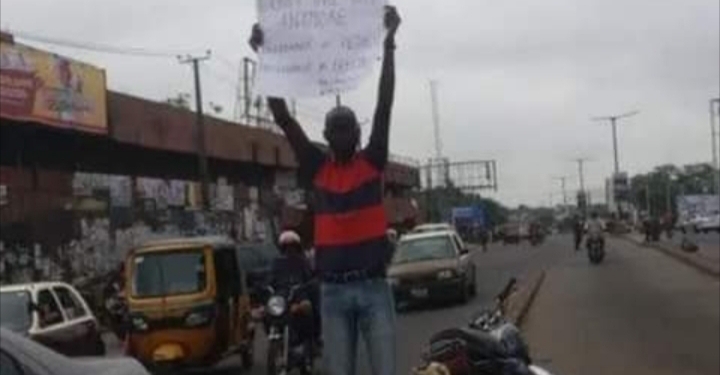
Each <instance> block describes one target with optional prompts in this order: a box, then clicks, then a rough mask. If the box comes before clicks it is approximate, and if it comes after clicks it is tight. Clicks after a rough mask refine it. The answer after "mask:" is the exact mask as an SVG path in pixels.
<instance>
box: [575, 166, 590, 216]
mask: <svg viewBox="0 0 720 375" xmlns="http://www.w3.org/2000/svg"><path fill="white" fill-rule="evenodd" d="M575 161H576V162H577V164H578V179H579V180H580V181H579V182H580V192H579V194H580V195H578V209H579V210H581V211H582V213H583V215H584V216H587V207H588V206H589V202H588V194H587V192H586V191H585V171H584V165H585V162H586V161H588V159H587V158H577V159H575ZM580 197H582V199H583V202H584V203H583V207H580V205H581V201H580Z"/></svg>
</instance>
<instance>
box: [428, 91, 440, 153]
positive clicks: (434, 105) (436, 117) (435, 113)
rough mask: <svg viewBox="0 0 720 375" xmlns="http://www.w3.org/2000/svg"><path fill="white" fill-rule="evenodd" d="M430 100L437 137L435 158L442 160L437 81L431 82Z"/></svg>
mask: <svg viewBox="0 0 720 375" xmlns="http://www.w3.org/2000/svg"><path fill="white" fill-rule="evenodd" d="M430 100H431V101H432V118H433V133H434V134H433V135H434V137H435V158H436V159H438V160H440V159H441V158H442V140H441V139H440V114H439V112H438V100H437V81H430Z"/></svg>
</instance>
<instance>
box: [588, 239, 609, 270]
mask: <svg viewBox="0 0 720 375" xmlns="http://www.w3.org/2000/svg"><path fill="white" fill-rule="evenodd" d="M587 250H588V259H590V263H592V264H600V262H602V261H603V259H604V258H605V241H603V238H602V236H591V237H589V238H588V240H587Z"/></svg>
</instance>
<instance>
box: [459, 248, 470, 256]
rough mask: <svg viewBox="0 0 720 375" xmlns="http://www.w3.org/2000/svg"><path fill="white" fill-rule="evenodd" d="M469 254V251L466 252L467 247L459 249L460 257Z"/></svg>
mask: <svg viewBox="0 0 720 375" xmlns="http://www.w3.org/2000/svg"><path fill="white" fill-rule="evenodd" d="M469 253H470V250H468V248H467V247H463V248H462V249H460V254H461V255H465V254H469Z"/></svg>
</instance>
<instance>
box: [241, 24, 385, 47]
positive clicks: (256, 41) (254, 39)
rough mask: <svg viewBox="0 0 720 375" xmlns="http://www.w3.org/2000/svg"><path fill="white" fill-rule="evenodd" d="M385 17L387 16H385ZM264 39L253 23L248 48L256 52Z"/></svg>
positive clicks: (258, 28)
mask: <svg viewBox="0 0 720 375" xmlns="http://www.w3.org/2000/svg"><path fill="white" fill-rule="evenodd" d="M386 19H387V16H386ZM264 41H265V35H264V34H263V31H262V29H261V28H260V25H259V24H257V23H256V24H254V25H253V27H252V32H251V34H250V39H249V40H248V43H250V48H252V50H253V51H255V52H257V51H258V49H259V48H260V47H262V45H263V42H264Z"/></svg>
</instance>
